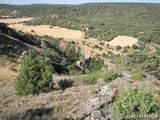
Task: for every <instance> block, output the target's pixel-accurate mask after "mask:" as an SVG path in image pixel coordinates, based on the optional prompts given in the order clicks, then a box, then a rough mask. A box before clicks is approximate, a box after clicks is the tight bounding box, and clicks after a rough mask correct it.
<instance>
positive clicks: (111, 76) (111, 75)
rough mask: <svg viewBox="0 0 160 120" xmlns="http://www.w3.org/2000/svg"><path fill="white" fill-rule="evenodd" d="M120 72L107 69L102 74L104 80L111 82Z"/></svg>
mask: <svg viewBox="0 0 160 120" xmlns="http://www.w3.org/2000/svg"><path fill="white" fill-rule="evenodd" d="M120 75H121V74H120V73H119V72H118V71H117V70H115V69H111V70H107V71H106V72H105V75H104V77H103V78H104V81H105V82H106V83H107V82H111V81H113V80H115V79H116V78H118V77H119V76H120Z"/></svg>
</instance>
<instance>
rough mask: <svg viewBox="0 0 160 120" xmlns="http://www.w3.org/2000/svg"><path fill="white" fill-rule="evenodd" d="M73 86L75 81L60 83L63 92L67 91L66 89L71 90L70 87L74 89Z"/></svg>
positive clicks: (61, 81)
mask: <svg viewBox="0 0 160 120" xmlns="http://www.w3.org/2000/svg"><path fill="white" fill-rule="evenodd" d="M72 85H73V81H71V80H66V79H65V80H60V81H59V82H58V86H59V87H60V88H61V89H62V90H65V89H66V88H69V87H72Z"/></svg>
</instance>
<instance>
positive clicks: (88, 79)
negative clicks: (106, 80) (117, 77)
mask: <svg viewBox="0 0 160 120" xmlns="http://www.w3.org/2000/svg"><path fill="white" fill-rule="evenodd" d="M103 76H104V71H102V70H100V71H98V72H94V73H91V74H89V75H85V76H83V77H82V78H80V81H81V82H82V83H83V84H86V85H88V84H96V82H97V80H98V79H99V78H102V77H103Z"/></svg>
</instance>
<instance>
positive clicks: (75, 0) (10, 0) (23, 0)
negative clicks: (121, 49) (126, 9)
mask: <svg viewBox="0 0 160 120" xmlns="http://www.w3.org/2000/svg"><path fill="white" fill-rule="evenodd" d="M93 2H96V3H100V2H144V3H160V0H0V4H2V3H5V4H43V3H45V4H84V3H93Z"/></svg>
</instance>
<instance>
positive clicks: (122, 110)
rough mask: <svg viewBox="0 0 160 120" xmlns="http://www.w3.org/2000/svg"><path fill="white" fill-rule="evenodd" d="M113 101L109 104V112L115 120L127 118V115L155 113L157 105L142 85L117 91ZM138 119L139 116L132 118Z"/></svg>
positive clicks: (126, 119) (125, 119)
mask: <svg viewBox="0 0 160 120" xmlns="http://www.w3.org/2000/svg"><path fill="white" fill-rule="evenodd" d="M115 97H116V98H115V101H114V102H113V104H112V105H111V106H110V108H111V112H112V114H113V115H114V117H115V118H116V119H117V120H128V119H131V118H127V116H128V115H142V114H143V115H144V114H145V115H149V114H150V115H153V114H154V115H156V114H157V112H158V106H157V104H156V103H155V101H154V98H153V96H152V94H150V93H148V92H147V91H146V90H145V88H144V87H140V88H139V89H136V88H129V89H128V91H125V92H118V94H116V96H115ZM133 119H139V118H133Z"/></svg>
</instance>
